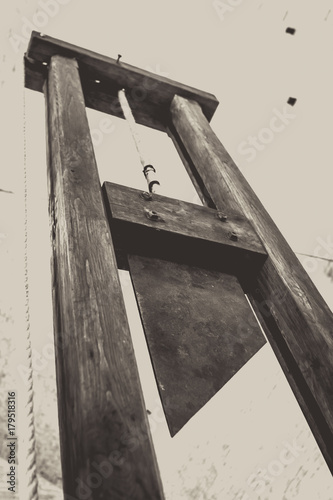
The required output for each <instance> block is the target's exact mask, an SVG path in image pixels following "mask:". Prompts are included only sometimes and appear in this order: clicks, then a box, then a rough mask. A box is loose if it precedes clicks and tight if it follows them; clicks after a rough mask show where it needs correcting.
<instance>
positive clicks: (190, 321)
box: [128, 255, 266, 436]
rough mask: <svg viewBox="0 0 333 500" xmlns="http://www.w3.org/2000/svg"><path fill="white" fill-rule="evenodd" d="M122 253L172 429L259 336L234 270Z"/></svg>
mask: <svg viewBox="0 0 333 500" xmlns="http://www.w3.org/2000/svg"><path fill="white" fill-rule="evenodd" d="M206 258H209V256H206ZM128 260H129V269H130V275H131V279H132V283H133V287H134V291H135V295H136V298H137V302H138V306H139V311H140V315H141V319H142V323H143V326H144V331H145V335H146V338H147V344H148V348H149V351H150V355H151V360H152V364H153V367H154V372H155V376H156V380H157V384H158V389H159V392H160V396H161V400H162V403H163V408H164V411H165V415H166V419H167V423H168V426H169V430H170V433H171V435H172V436H174V435H175V434H176V433H177V432H178V431H179V430H180V429H181V428H182V427H183V426H184V425H185V424H186V423H187V421H188V420H189V419H190V418H191V417H193V415H195V414H196V413H197V412H198V411H199V410H200V409H201V408H202V407H203V406H204V405H205V404H206V403H207V401H209V399H211V398H212V397H213V396H214V395H215V394H216V393H217V392H218V391H219V390H220V389H221V388H222V387H223V385H224V384H226V383H227V382H228V380H230V379H231V378H232V377H233V375H234V374H235V373H236V372H237V371H238V370H240V369H241V368H242V366H243V365H244V364H245V363H246V362H247V361H248V360H249V359H250V358H251V357H252V356H253V355H254V354H255V353H256V352H257V351H258V350H259V349H260V348H261V347H262V346H263V345H264V344H265V343H266V340H265V337H264V336H263V334H262V333H261V330H260V328H259V326H258V324H257V322H256V320H255V318H254V315H253V313H252V311H251V309H250V306H249V304H248V302H247V300H246V298H245V295H244V293H243V290H242V288H241V287H240V285H239V283H238V281H237V278H236V277H235V276H231V275H230V274H225V273H221V272H219V271H212V270H207V269H201V268H198V267H194V266H188V265H186V264H179V263H175V262H168V261H165V260H159V259H156V258H150V257H142V256H137V255H129V256H128Z"/></svg>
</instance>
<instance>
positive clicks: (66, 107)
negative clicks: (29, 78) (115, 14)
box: [44, 55, 163, 500]
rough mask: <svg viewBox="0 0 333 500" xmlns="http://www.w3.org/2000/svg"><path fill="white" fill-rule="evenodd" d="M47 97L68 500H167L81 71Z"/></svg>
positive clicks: (57, 73)
mask: <svg viewBox="0 0 333 500" xmlns="http://www.w3.org/2000/svg"><path fill="white" fill-rule="evenodd" d="M44 92H45V95H46V105H47V130H48V163H49V169H48V181H49V194H50V217H51V224H52V246H53V302H54V325H55V341H56V344H57V353H56V363H57V382H58V404H59V420H60V440H61V453H62V467H63V483H64V492H65V498H66V499H67V500H73V499H89V500H92V499H96V500H97V499H99V500H101V499H105V500H106V499H110V498H115V499H119V500H120V499H124V500H125V499H126V500H128V499H133V500H134V499H138V500H139V499H140V500H147V499H151V500H156V499H162V498H163V493H162V488H161V484H160V479H159V474H158V468H157V464H156V459H155V455H154V451H153V447H152V442H151V436H150V433H149V427H148V421H147V415H146V410H145V406H144V401H143V396H142V392H141V387H140V383H139V377H138V372H137V367H136V362H135V357H134V352H133V347H132V342H131V337H130V333H129V327H128V323H127V319H126V312H125V307H124V303H123V298H122V293H121V288H120V283H119V277H118V271H117V266H116V261H115V255H114V250H113V246H112V241H111V237H110V233H109V227H108V222H107V220H106V218H105V213H104V206H103V202H102V197H101V187H100V181H99V177H98V171H97V166H96V162H95V157H94V152H93V146H92V142H91V137H90V132H89V126H88V121H87V117H86V111H85V101H84V97H83V93H82V89H81V83H80V77H79V72H78V65H77V62H76V61H75V60H74V59H67V58H64V57H60V56H57V55H54V56H52V58H51V60H50V63H49V72H48V77H47V81H46V84H45V88H44Z"/></svg>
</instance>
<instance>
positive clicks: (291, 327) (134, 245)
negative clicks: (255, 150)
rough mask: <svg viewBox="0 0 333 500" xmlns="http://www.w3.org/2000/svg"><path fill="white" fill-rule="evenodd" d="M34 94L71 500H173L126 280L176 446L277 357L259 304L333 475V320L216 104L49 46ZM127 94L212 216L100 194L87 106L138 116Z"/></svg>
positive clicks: (34, 53) (37, 39) (39, 50)
mask: <svg viewBox="0 0 333 500" xmlns="http://www.w3.org/2000/svg"><path fill="white" fill-rule="evenodd" d="M25 86H26V87H27V88H29V89H32V90H37V91H39V92H43V93H44V95H45V100H46V122H47V146H48V150H47V155H48V187H49V213H50V220H51V228H52V230H51V240H52V250H53V260H52V271H53V281H52V289H53V306H54V331H55V340H56V345H57V352H56V365H57V385H58V405H59V423H60V444H61V455H62V467H63V484H64V492H65V498H67V499H73V498H75V499H76V498H83V496H82V495H83V489H84V487H85V486H87V487H89V489H90V491H91V494H90V496H89V498H91V499H104V498H105V499H108V498H111V497H112V498H118V499H145V500H147V499H149V498H150V499H154V500H155V499H158V498H163V490H162V485H161V482H160V479H159V473H158V467H157V464H156V459H155V455H154V450H153V446H152V441H151V436H150V433H149V427H148V420H147V415H146V410H145V406H144V401H143V396H142V392H141V387H140V381H139V376H138V371H137V368H136V363H135V357H134V351H133V347H132V341H131V336H130V332H129V327H128V323H127V319H126V313H125V307H124V301H123V296H122V292H121V288H120V282H119V276H118V269H119V268H122V269H127V270H129V272H130V275H131V280H132V283H133V288H134V291H135V294H136V298H137V303H138V308H139V311H140V315H141V319H142V324H143V327H144V331H145V335H146V339H147V343H148V347H149V351H150V355H151V358H152V364H153V367H154V372H155V376H156V380H157V385H158V388H159V392H160V395H161V400H162V403H163V408H164V411H165V415H166V419H167V423H168V426H169V430H170V433H171V435H174V434H175V433H176V432H181V428H182V427H183V426H184V425H186V422H187V421H188V420H189V418H191V417H192V416H193V415H194V414H195V413H196V412H197V411H198V410H199V409H200V408H201V407H202V406H203V405H204V404H205V403H206V402H207V401H208V400H209V399H210V398H211V397H212V396H213V395H214V394H215V393H216V392H217V391H218V390H219V389H220V388H221V387H222V386H223V385H224V384H225V383H226V382H227V381H228V380H229V379H230V377H232V375H233V374H234V373H235V372H236V371H237V370H239V369H240V368H241V366H242V365H243V364H244V363H245V362H246V361H247V360H248V359H250V357H251V356H253V355H254V354H255V353H256V352H257V351H258V349H260V347H261V346H262V345H263V344H264V343H265V338H264V336H263V335H262V333H261V330H260V329H259V327H258V325H257V323H256V321H254V316H253V313H252V311H251V308H250V306H249V305H248V302H247V300H246V298H245V293H246V294H247V297H248V299H249V301H250V302H251V305H252V307H253V309H254V311H255V313H256V315H257V317H258V319H259V321H260V324H261V326H262V328H263V330H264V332H265V334H266V336H267V338H268V340H269V342H270V343H271V345H272V348H273V350H274V352H275V354H276V356H277V358H278V360H279V362H280V364H281V366H282V368H283V370H284V373H285V375H286V377H287V379H288V381H289V383H290V385H291V387H292V389H293V391H294V394H295V396H296V398H297V400H298V402H299V405H300V407H301V409H302V411H303V413H304V415H305V417H306V419H307V421H308V423H309V425H310V428H311V430H312V432H313V434H314V436H315V438H316V440H317V442H318V445H319V447H320V449H321V451H322V453H323V455H324V457H325V459H326V461H327V464H328V465H329V467H330V469H331V470H333V460H332V458H333V398H332V394H333V388H332V381H333V335H332V331H333V328H332V327H333V321H332V313H331V311H330V310H329V308H328V306H327V305H326V304H325V302H324V301H323V299H322V297H321V295H320V294H319V292H318V291H317V289H316V288H315V286H314V285H313V283H312V281H311V280H310V278H309V277H308V275H307V273H306V272H305V270H304V269H303V267H302V266H301V264H300V263H299V261H298V259H297V258H296V256H295V255H294V253H293V252H292V250H291V249H290V247H289V246H288V244H287V242H286V241H285V239H284V238H283V236H282V235H281V233H280V232H279V230H278V228H277V227H276V225H275V224H274V222H273V221H272V219H271V218H270V216H269V215H268V213H267V212H266V210H265V209H264V207H263V206H262V204H261V203H260V201H259V200H258V198H257V197H256V195H255V193H254V192H253V190H252V189H251V187H250V186H249V185H248V183H247V182H246V180H245V179H244V177H243V176H242V174H241V173H240V171H239V170H238V168H237V166H236V165H235V163H234V162H233V160H232V158H231V157H230V156H229V154H228V153H227V151H226V150H225V148H224V147H223V145H222V144H221V142H220V141H219V140H218V138H217V137H216V135H215V134H214V132H213V131H212V129H211V127H210V125H209V121H210V119H211V118H212V116H213V114H214V111H215V109H216V107H217V105H218V101H217V100H216V98H215V97H214V96H213V95H211V94H209V93H206V92H202V91H199V90H196V89H194V88H191V87H188V86H186V85H182V84H180V83H177V82H175V81H172V80H169V79H167V78H164V77H161V76H157V75H155V74H152V73H149V72H147V71H143V70H141V69H138V68H135V67H133V66H130V65H128V64H125V63H122V62H120V61H119V60H114V59H111V58H109V57H106V56H103V55H99V54H96V53H94V52H91V51H89V50H85V49H82V48H80V47H76V46H74V45H71V44H68V43H65V42H63V41H60V40H56V39H53V38H51V37H48V36H45V35H42V34H38V33H36V32H33V33H32V36H31V40H30V44H29V47H28V50H27V53H26V55H25ZM121 89H125V92H126V96H127V99H128V103H129V105H130V107H131V110H132V112H133V115H134V118H135V120H136V122H137V123H139V124H142V125H146V126H148V127H152V128H155V129H157V130H160V131H163V132H166V133H168V134H169V136H170V137H171V138H172V140H173V142H174V144H175V147H176V148H177V151H178V153H179V155H180V157H181V159H182V161H183V164H184V166H185V168H186V170H187V172H188V174H189V176H190V178H191V180H192V182H193V184H194V186H195V188H196V190H197V192H198V194H199V196H200V198H201V200H202V202H203V206H199V205H195V204H191V203H186V202H183V201H180V200H175V199H172V198H168V197H165V196H161V195H158V194H155V193H152V192H150V190H149V189H148V190H147V191H143V192H142V191H140V190H136V189H132V188H128V187H125V186H119V185H116V184H114V183H110V182H106V183H105V184H104V185H103V186H102V187H101V185H100V181H99V176H98V171H97V166H96V161H95V157H94V152H93V146H92V141H91V136H90V131H89V126H88V121H87V117H86V110H85V108H86V106H88V107H91V108H93V109H96V110H99V111H102V112H105V113H108V114H113V115H115V116H118V117H121V118H123V117H124V116H123V113H122V110H121V107H120V106H119V100H118V92H119V91H120V90H121ZM82 488H83V489H82ZM80 495H81V496H80Z"/></svg>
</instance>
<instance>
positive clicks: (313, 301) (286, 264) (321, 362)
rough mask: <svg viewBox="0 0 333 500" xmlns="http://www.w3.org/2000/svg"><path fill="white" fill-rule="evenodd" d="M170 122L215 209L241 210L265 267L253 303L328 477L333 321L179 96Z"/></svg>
mask: <svg viewBox="0 0 333 500" xmlns="http://www.w3.org/2000/svg"><path fill="white" fill-rule="evenodd" d="M170 111H171V121H172V123H173V125H174V127H175V129H176V130H177V133H178V134H179V136H180V138H181V141H182V143H183V144H184V146H185V147H186V150H187V152H188V154H189V156H190V158H191V161H192V162H193V165H194V166H195V168H196V170H197V174H198V175H200V177H201V179H202V181H203V183H204V185H205V186H206V189H207V191H208V193H209V195H210V197H211V199H212V200H213V202H214V203H215V205H216V207H217V209H219V210H222V209H223V210H225V211H227V205H228V204H229V205H230V207H232V208H236V210H238V211H239V209H241V210H242V211H243V212H244V213H245V214H246V216H247V217H248V218H249V220H250V221H251V222H252V225H253V227H254V229H255V231H256V232H257V234H258V235H259V237H260V238H261V240H262V241H263V242H264V245H265V248H266V250H267V252H268V259H267V260H266V262H265V264H264V265H263V267H262V268H261V270H260V272H259V274H258V276H257V280H256V286H255V287H254V288H253V290H252V292H251V294H250V296H251V300H252V301H253V303H254V304H255V306H256V307H257V309H258V310H259V311H261V312H262V314H261V317H262V320H263V322H264V327H265V329H266V331H267V332H268V334H269V340H270V342H271V344H272V346H273V349H274V350H275V352H276V354H277V357H278V358H279V359H280V361H281V360H283V363H282V366H283V368H284V371H285V374H286V376H287V378H288V380H289V382H290V385H291V387H292V388H293V389H294V392H295V395H296V397H297V399H298V402H299V404H300V406H301V408H302V410H303V413H304V415H305V417H306V418H307V420H308V422H309V425H310V427H311V429H312V432H313V434H314V436H315V438H316V439H317V442H318V444H319V446H320V448H321V450H322V453H323V455H324V457H325V459H326V461H327V463H328V465H329V467H330V468H331V470H333V397H332V395H333V315H332V312H331V311H330V309H329V308H328V306H327V305H326V303H325V301H324V300H323V298H322V297H321V295H320V294H319V292H318V290H317V289H316V287H315V286H314V284H313V282H312V281H311V279H310V278H309V276H308V275H307V273H306V272H305V270H304V268H303V267H302V265H301V264H300V262H299V261H298V259H297V257H296V256H295V254H294V252H293V251H292V250H291V248H290V247H289V245H288V243H287V242H286V240H285V239H284V238H283V236H282V234H281V233H280V231H279V230H278V228H277V227H276V225H275V224H274V222H273V221H272V219H271V217H270V216H269V214H268V213H267V211H266V210H265V208H264V207H263V206H262V204H261V202H260V201H259V199H258V198H257V196H256V195H255V193H254V192H253V190H252V189H251V187H250V186H249V184H248V183H247V181H246V180H245V178H244V177H243V175H242V174H241V172H240V171H239V170H238V168H237V166H236V165H235V163H234V161H233V160H232V158H231V157H230V155H229V154H228V153H227V151H226V150H225V148H224V147H223V145H222V144H221V142H220V141H219V139H218V138H217V137H216V135H215V134H214V132H213V131H212V129H211V127H210V125H209V123H208V121H207V120H206V118H205V116H204V115H203V113H202V111H201V109H200V106H199V105H198V104H197V103H195V102H193V101H189V100H187V99H184V98H183V97H181V96H175V98H174V99H173V102H172V105H171V109H170Z"/></svg>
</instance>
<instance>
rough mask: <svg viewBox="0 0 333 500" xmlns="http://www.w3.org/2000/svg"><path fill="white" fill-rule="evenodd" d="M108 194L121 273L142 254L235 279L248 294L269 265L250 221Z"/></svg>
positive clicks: (118, 191)
mask: <svg viewBox="0 0 333 500" xmlns="http://www.w3.org/2000/svg"><path fill="white" fill-rule="evenodd" d="M103 191H104V195H105V202H106V207H107V212H108V216H109V222H110V226H111V232H112V239H113V242H114V245H115V249H116V254H117V258H118V265H119V267H120V268H124V269H127V263H126V255H127V253H137V254H140V255H145V256H150V257H157V258H164V259H168V260H174V261H178V262H185V263H187V264H192V265H197V266H201V267H209V268H212V269H218V270H221V271H224V272H227V273H230V274H234V275H235V276H237V277H238V279H239V280H240V282H241V283H242V285H243V287H244V288H246V286H247V284H248V283H249V281H250V280H251V279H252V278H253V277H254V276H255V274H256V273H257V271H258V270H259V268H260V267H261V265H262V264H263V263H264V261H265V259H266V251H265V249H264V247H263V245H262V243H261V240H260V239H259V238H258V236H257V235H256V233H255V232H254V230H253V228H252V226H251V224H250V223H249V222H248V221H247V220H246V219H245V218H241V217H240V216H236V215H229V216H228V217H227V218H226V216H225V215H224V214H221V213H219V212H218V211H217V210H214V209H212V208H208V207H202V206H200V205H195V204H194V203H188V202H185V201H181V200H175V199H173V198H168V197H166V196H162V195H158V194H155V193H154V194H150V193H144V192H142V191H139V190H137V189H133V188H129V187H126V186H120V185H118V184H113V183H111V182H105V183H104V185H103ZM225 218H226V220H225Z"/></svg>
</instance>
